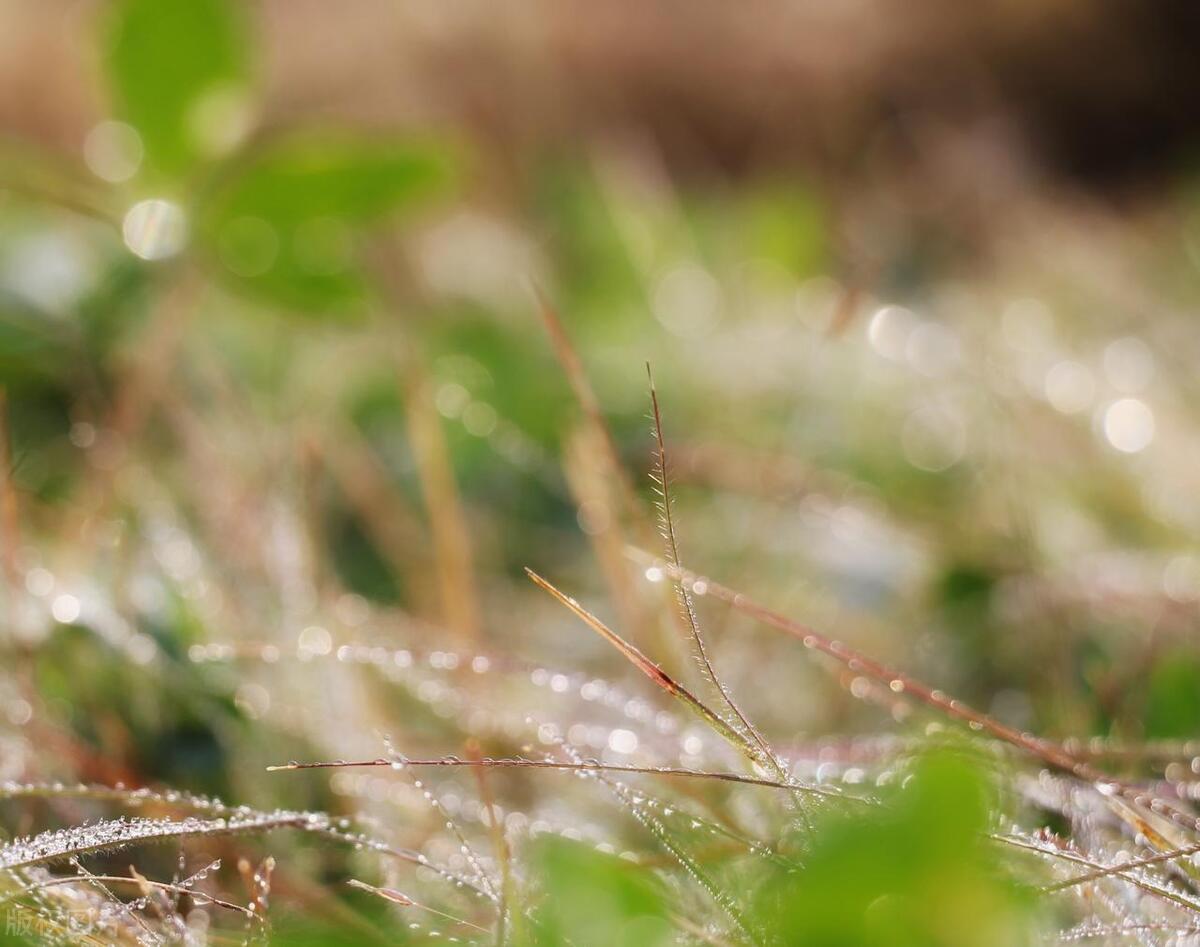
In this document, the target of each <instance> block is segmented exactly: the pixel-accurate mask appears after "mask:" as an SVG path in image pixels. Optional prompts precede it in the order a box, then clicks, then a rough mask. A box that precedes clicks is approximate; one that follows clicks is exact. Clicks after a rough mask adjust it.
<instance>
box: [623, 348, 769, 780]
mask: <svg viewBox="0 0 1200 947" xmlns="http://www.w3.org/2000/svg"><path fill="white" fill-rule="evenodd" d="M646 378H647V380H648V382H649V384H650V404H651V407H652V411H653V420H654V443H655V451H654V459H655V463H654V474H653V477H654V480H655V483H656V484H657V487H658V503H657V506H658V519H659V528H660V530H661V532H662V537H663V542H664V544H665V545H666V549H667V558H668V560H669V561H670V563H671V565H672V566H673V567H674V574H673V575H672V579H671V581H672V585H673V586H674V588H675V596H676V599H677V600H678V602H679V612H680V615H681V617H682V619H683V621H684V623H685V624H686V626H687V632H688V636H689V638H690V639H691V645H692V649H693V651H694V653H695V658H696V662H697V663H698V664H699V665H700V668H701V670H702V671H703V673H704V677H705V679H706V680H707V681H708V682H709V683H710V684H711V685H712V687H713V688H714V689H715V690H716V692H717V694H718V695H719V696H720V698H721V702H722V703H723V704H724V705H725V706H726V707H727V708H728V709H729V711H730V712H731V713H732V714H733V722H732V723H729V722H728V721H727V726H729V727H730V729H732V730H734V731H735V732H736V733H737V734H738V736H739V739H740V741H741V742H742V744H743V748H744V751H745V752H746V753H747V754H748V755H749V756H750V757H751V759H753V760H754V761H755V762H757V763H758V764H759V765H760V766H762V767H763V768H764V769H766V770H767V771H769V772H773V773H775V774H776V775H777V776H779V777H780V778H781V779H783V778H786V776H787V772H786V770H785V769H784V767H783V765H782V764H781V763H780V762H779V759H778V757H777V756H776V755H775V752H774V751H773V750H772V749H771V748H770V746H768V745H767V741H766V740H764V739H763V737H762V735H761V734H760V733H759V732H758V729H757V728H756V727H755V726H754V724H753V723H751V722H750V719H749V718H748V717H747V716H746V715H745V714H744V713H743V712H742V710H741V708H740V707H738V705H737V704H736V703H735V702H734V699H733V697H732V695H731V694H730V693H729V690H728V688H727V687H726V686H725V684H724V682H723V681H722V680H721V677H720V675H719V674H717V669H716V668H715V667H713V664H712V661H711V660H709V657H708V649H707V648H706V647H705V645H704V636H703V635H702V634H701V633H700V619H699V616H697V614H696V607H695V604H694V603H693V602H692V596H691V593H689V592H688V590H687V587H686V585H685V584H684V583H683V581H682V579H681V578H680V577H679V567H680V566H679V540H678V538H677V537H676V535H675V520H674V516H673V514H672V511H671V506H672V503H671V479H670V472H669V470H668V467H667V445H666V440H665V438H664V437H663V423H662V412H661V410H660V409H659V406H658V390H657V389H656V388H655V386H654V375H653V373H652V372H651V371H650V364H649V362H647V363H646Z"/></svg>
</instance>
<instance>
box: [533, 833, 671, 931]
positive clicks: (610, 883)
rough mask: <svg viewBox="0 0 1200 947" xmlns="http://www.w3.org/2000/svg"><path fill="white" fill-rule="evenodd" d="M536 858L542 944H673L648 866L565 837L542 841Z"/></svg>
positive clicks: (665, 911) (536, 925)
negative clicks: (540, 901) (632, 862)
mask: <svg viewBox="0 0 1200 947" xmlns="http://www.w3.org/2000/svg"><path fill="white" fill-rule="evenodd" d="M534 861H535V864H536V865H537V877H538V878H539V879H540V881H541V883H542V887H543V894H544V899H543V901H542V903H541V905H540V906H539V908H538V911H537V915H536V924H533V925H531V926H530V937H531V943H532V944H534V945H537V947H543V945H545V947H550V945H555V947H557V945H560V944H566V943H573V944H606V945H613V947H621V945H629V947H633V945H638V947H655V945H664V947H665V945H666V944H670V943H673V941H674V938H673V933H672V927H671V924H670V921H669V919H668V916H667V910H666V907H665V906H664V904H663V898H662V895H661V893H660V891H659V889H658V886H657V885H656V884H655V883H654V881H653V879H652V877H651V876H650V875H649V873H648V872H647V871H646V869H644V868H639V867H637V866H636V865H632V864H630V863H629V862H627V861H625V860H623V859H621V858H617V857H616V856H615V855H606V854H604V853H603V852H598V851H596V850H595V849H593V848H590V847H588V846H586V845H583V844H580V843H578V842H570V841H568V840H566V839H563V838H544V839H543V840H541V842H539V844H538V847H537V849H536V851H535V854H534Z"/></svg>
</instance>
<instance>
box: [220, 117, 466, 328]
mask: <svg viewBox="0 0 1200 947" xmlns="http://www.w3.org/2000/svg"><path fill="white" fill-rule="evenodd" d="M450 177H451V161H450V158H449V155H448V154H447V152H446V150H445V149H444V148H441V147H437V146H433V145H424V144H416V143H413V142H410V141H403V140H386V139H385V140H367V139H363V138H361V137H357V136H351V135H347V134H328V133H325V134H321V133H307V134H303V135H294V136H291V137H289V138H285V139H281V140H278V141H275V142H273V143H271V144H270V145H268V146H266V147H265V148H264V149H262V150H261V151H259V152H258V153H256V154H254V155H252V156H250V157H248V158H247V160H246V161H245V162H243V163H242V164H241V165H240V166H238V167H236V168H234V169H233V170H232V171H231V173H230V174H229V176H228V177H227V179H226V181H225V182H224V183H223V184H222V185H221V186H220V187H218V189H217V190H216V192H215V193H214V194H212V195H211V197H210V203H209V206H208V207H207V209H206V214H205V219H204V222H203V225H202V228H201V229H202V237H203V239H204V240H205V241H206V242H207V244H208V246H209V248H210V250H211V251H213V253H214V254H215V256H216V257H217V259H218V260H219V262H220V266H221V269H222V272H223V273H224V275H225V276H226V278H227V279H228V280H229V281H230V282H231V283H232V284H234V285H235V286H236V287H237V288H239V289H242V290H244V291H246V292H248V293H249V294H251V295H253V296H257V297H259V298H262V299H265V300H267V301H270V302H273V303H276V304H281V305H283V306H285V307H288V308H292V309H299V310H309V311H338V310H345V309H348V308H353V307H354V306H356V305H357V304H359V303H361V302H362V300H363V299H364V297H365V296H366V291H367V281H366V278H365V275H364V273H363V270H362V266H361V261H360V253H359V249H360V244H361V241H362V236H363V231H364V228H365V227H366V226H367V225H369V224H371V223H373V222H376V221H378V220H380V219H382V218H384V217H386V216H388V215H390V214H393V213H395V212H396V211H398V210H401V209H405V208H410V207H413V206H415V205H418V204H420V203H422V202H423V201H425V200H426V199H428V198H430V197H431V196H433V195H435V194H438V193H441V192H442V191H443V190H444V189H445V188H446V185H447V183H448V182H449V180H450Z"/></svg>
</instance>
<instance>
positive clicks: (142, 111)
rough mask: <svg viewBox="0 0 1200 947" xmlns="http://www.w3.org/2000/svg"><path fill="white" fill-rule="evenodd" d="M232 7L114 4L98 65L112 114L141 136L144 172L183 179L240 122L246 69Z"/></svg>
mask: <svg viewBox="0 0 1200 947" xmlns="http://www.w3.org/2000/svg"><path fill="white" fill-rule="evenodd" d="M242 13H243V11H242V10H241V9H240V5H238V4H233V3H229V2H227V0H187V2H185V3H162V2H160V0H122V2H120V3H118V4H117V5H116V8H115V9H114V11H113V22H112V24H111V27H110V30H111V32H110V35H109V37H108V42H107V46H106V50H105V52H106V56H105V63H106V66H107V70H108V75H109V79H110V82H111V85H112V89H113V93H114V96H115V98H116V101H117V106H118V113H119V114H120V115H121V116H122V117H123V118H125V119H126V120H127V121H128V122H129V123H130V124H131V125H132V126H133V127H134V128H135V129H137V132H138V134H139V135H140V136H141V139H142V143H143V147H144V149H145V161H146V164H147V166H148V169H149V170H151V171H152V172H155V173H157V174H160V175H163V176H170V177H174V176H177V175H180V174H184V173H186V172H188V171H189V170H191V169H192V167H193V166H194V165H196V164H197V163H200V162H203V161H204V160H206V159H209V158H211V157H212V156H213V154H214V153H219V151H220V149H221V146H222V144H223V140H222V134H223V132H225V131H226V130H227V129H228V126H229V125H230V124H231V123H235V122H238V121H243V120H244V119H242V118H240V116H239V115H238V112H239V110H244V108H245V107H246V103H245V100H246V98H247V95H248V89H247V83H248V80H249V77H248V72H249V63H248V49H247V38H246V37H245V35H244V26H243V24H242V23H241V17H242Z"/></svg>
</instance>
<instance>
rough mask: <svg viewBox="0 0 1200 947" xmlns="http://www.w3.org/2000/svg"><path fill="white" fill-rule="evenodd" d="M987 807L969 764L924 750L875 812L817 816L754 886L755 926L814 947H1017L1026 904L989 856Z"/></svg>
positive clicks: (990, 791) (1026, 921) (985, 791)
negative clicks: (796, 865)
mask: <svg viewBox="0 0 1200 947" xmlns="http://www.w3.org/2000/svg"><path fill="white" fill-rule="evenodd" d="M995 811H996V798H995V790H994V788H993V787H992V786H991V785H989V782H988V781H987V780H986V779H985V778H984V776H983V774H982V772H981V771H980V770H979V769H978V768H977V766H976V764H974V763H972V762H971V761H970V760H969V759H967V758H965V757H964V756H962V755H959V754H957V753H953V752H950V751H939V752H935V753H931V754H929V755H926V756H925V757H923V758H921V759H918V760H917V761H916V762H915V764H914V766H913V769H912V772H911V774H910V775H908V776H907V777H905V779H904V780H903V784H902V786H901V788H899V789H898V790H896V791H894V792H893V793H892V794H891V798H890V799H889V800H888V802H887V804H886V806H885V808H883V809H882V810H880V811H871V812H857V813H853V814H848V813H840V814H838V815H835V816H832V817H830V818H828V819H825V820H824V822H823V823H822V824H821V825H820V826H819V828H818V831H817V832H816V833H815V835H814V836H813V843H812V847H811V849H810V850H809V851H807V852H806V853H805V854H804V857H803V867H802V868H801V869H800V870H799V871H797V872H795V873H793V874H787V875H782V876H780V877H778V878H776V879H773V880H770V881H768V882H766V883H765V884H764V885H763V886H762V890H761V891H760V892H759V893H758V895H757V902H758V905H759V909H760V911H759V914H758V920H759V921H760V922H761V923H764V925H765V927H766V929H767V930H770V931H772V932H773V933H774V935H775V936H777V937H779V938H780V941H781V942H782V943H788V944H820V945H822V947H1002V945H1008V944H1020V943H1026V942H1027V939H1028V937H1029V936H1030V932H1031V928H1030V917H1029V913H1028V911H1029V906H1030V902H1029V900H1028V899H1027V898H1026V897H1025V896H1024V895H1022V893H1021V892H1020V891H1019V889H1018V888H1017V887H1016V886H1015V885H1014V883H1013V882H1012V881H1010V880H1008V879H1006V878H1004V877H1003V876H1001V875H999V874H998V873H997V872H998V867H997V860H996V858H995V853H994V852H993V851H990V850H989V846H990V844H991V843H990V842H989V841H988V839H987V832H988V829H989V825H990V822H991V819H992V818H993V817H994V815H993V814H994V813H995Z"/></svg>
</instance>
